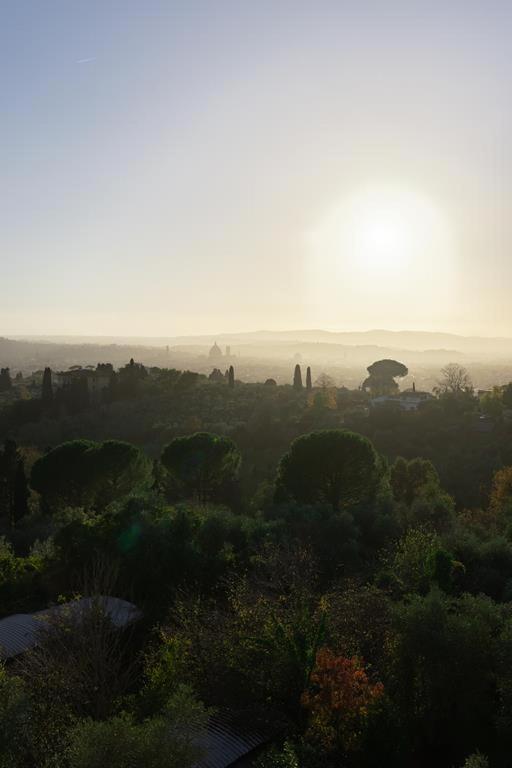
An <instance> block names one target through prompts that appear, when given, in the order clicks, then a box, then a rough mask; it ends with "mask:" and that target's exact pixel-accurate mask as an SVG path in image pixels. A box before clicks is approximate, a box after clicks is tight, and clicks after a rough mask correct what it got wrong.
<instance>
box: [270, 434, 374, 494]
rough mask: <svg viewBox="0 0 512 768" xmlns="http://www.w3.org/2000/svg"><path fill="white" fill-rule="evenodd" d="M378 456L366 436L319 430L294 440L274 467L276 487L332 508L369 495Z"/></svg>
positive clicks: (372, 489) (371, 489) (372, 488)
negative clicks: (275, 469) (276, 469)
mask: <svg viewBox="0 0 512 768" xmlns="http://www.w3.org/2000/svg"><path fill="white" fill-rule="evenodd" d="M378 477H379V460H378V456H377V453H376V451H375V449H374V448H373V446H372V444H371V443H370V441H369V440H367V439H366V438H364V437H362V436H361V435H356V434H355V433H354V432H348V431H342V430H336V429H333V430H321V431H317V432H311V433H310V434H307V435H303V436H302V437H299V438H298V439H297V440H295V441H294V442H293V443H292V445H291V447H290V450H289V452H288V453H286V454H285V455H284V456H283V458H282V459H281V462H280V464H279V467H278V472H277V488H278V490H282V489H284V490H285V492H286V493H287V494H288V495H289V496H291V497H292V498H293V499H295V500H296V501H299V502H305V503H316V502H324V503H327V504H330V505H332V507H333V509H340V508H341V507H345V506H349V505H351V504H356V503H358V502H359V501H361V500H362V499H363V498H365V497H366V496H371V494H372V492H373V491H374V489H375V485H376V482H377V480H378Z"/></svg>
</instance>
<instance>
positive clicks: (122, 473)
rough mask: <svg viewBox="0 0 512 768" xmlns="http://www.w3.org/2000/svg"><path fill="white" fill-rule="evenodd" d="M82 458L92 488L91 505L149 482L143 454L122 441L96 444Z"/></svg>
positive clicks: (149, 468)
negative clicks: (87, 470)
mask: <svg viewBox="0 0 512 768" xmlns="http://www.w3.org/2000/svg"><path fill="white" fill-rule="evenodd" d="M85 460H86V462H87V464H88V466H89V474H90V478H91V484H92V485H93V487H94V504H95V506H97V507H99V508H104V507H106V506H107V505H108V504H110V503H111V502H113V501H116V500H118V499H121V498H123V497H124V496H126V495H128V494H129V493H131V492H132V491H133V490H135V489H136V488H142V487H144V486H146V485H148V484H150V482H151V479H152V465H151V462H150V461H149V459H148V458H147V456H146V455H145V454H144V453H143V451H141V450H140V448H137V446H135V445H132V444H131V443H127V442H124V441H122V440H105V442H103V443H98V444H96V445H95V446H94V447H92V448H90V449H89V450H88V451H87V452H86V454H85Z"/></svg>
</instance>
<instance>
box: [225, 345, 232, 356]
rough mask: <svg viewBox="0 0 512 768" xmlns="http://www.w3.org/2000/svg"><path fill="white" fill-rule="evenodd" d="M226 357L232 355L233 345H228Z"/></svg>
mask: <svg viewBox="0 0 512 768" xmlns="http://www.w3.org/2000/svg"><path fill="white" fill-rule="evenodd" d="M226 357H231V347H230V346H227V347H226Z"/></svg>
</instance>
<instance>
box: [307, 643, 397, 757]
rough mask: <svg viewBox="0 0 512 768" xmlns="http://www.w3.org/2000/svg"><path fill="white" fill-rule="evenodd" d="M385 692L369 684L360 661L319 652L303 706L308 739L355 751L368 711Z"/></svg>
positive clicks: (331, 746) (379, 685) (377, 685)
mask: <svg viewBox="0 0 512 768" xmlns="http://www.w3.org/2000/svg"><path fill="white" fill-rule="evenodd" d="M383 692H384V687H383V685H382V683H371V682H370V680H369V678H368V675H367V673H366V671H365V669H364V666H363V664H362V661H361V659H359V658H358V657H356V656H354V657H352V658H347V657H345V656H337V655H336V654H335V653H333V651H331V650H330V649H329V648H322V649H320V650H319V651H318V653H317V656H316V664H315V668H314V670H313V672H312V674H311V678H310V686H309V688H308V690H307V691H305V692H304V694H303V695H302V705H303V706H304V707H305V708H306V709H307V710H308V711H309V713H310V728H309V736H310V737H312V738H314V739H317V740H319V741H321V742H322V744H323V746H324V747H327V748H339V747H341V748H343V749H345V750H351V749H354V748H355V747H356V746H357V742H358V740H359V737H360V735H361V731H362V727H363V725H364V721H365V719H366V718H367V716H368V713H369V709H370V707H371V705H373V704H374V703H375V702H376V701H378V699H380V698H381V696H382V695H383Z"/></svg>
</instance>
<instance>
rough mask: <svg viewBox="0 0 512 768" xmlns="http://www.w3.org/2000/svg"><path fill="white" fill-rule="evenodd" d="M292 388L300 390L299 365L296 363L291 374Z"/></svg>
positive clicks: (300, 374) (300, 376)
mask: <svg viewBox="0 0 512 768" xmlns="http://www.w3.org/2000/svg"><path fill="white" fill-rule="evenodd" d="M293 388H294V389H297V390H298V389H302V371H301V370H300V365H299V364H298V363H297V365H296V366H295V370H294V372H293Z"/></svg>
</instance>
